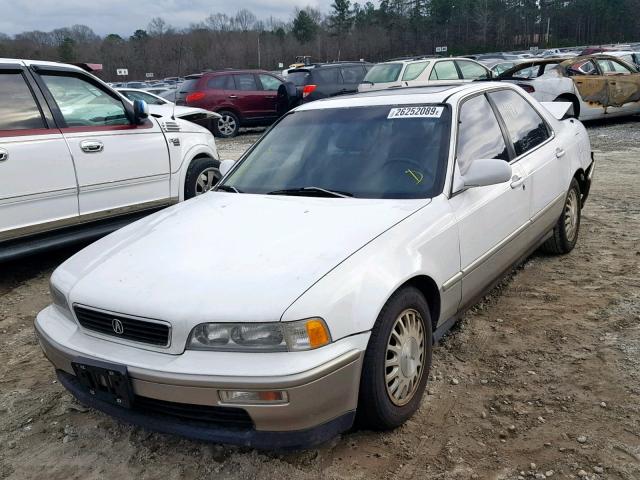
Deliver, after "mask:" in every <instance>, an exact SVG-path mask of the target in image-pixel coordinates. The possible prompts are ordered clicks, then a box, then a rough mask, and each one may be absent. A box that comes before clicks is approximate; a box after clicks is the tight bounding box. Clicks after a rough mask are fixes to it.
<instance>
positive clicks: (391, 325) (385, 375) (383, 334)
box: [358, 287, 432, 430]
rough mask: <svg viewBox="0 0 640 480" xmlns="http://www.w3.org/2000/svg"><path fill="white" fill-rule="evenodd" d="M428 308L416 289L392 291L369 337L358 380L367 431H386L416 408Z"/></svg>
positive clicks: (426, 361) (427, 361) (427, 352)
mask: <svg viewBox="0 0 640 480" xmlns="http://www.w3.org/2000/svg"><path fill="white" fill-rule="evenodd" d="M431 353H432V330H431V317H430V315H429V307H428V305H427V302H426V301H425V299H424V297H423V296H422V294H421V293H420V291H418V290H417V289H415V288H413V287H406V288H403V289H401V290H399V291H398V292H396V293H395V294H394V295H393V296H392V297H391V298H390V299H389V301H387V303H386V304H385V306H384V307H383V308H382V311H381V312H380V315H379V316H378V320H377V321H376V325H375V326H374V328H373V330H372V332H371V338H370V339H369V346H368V347H367V351H366V353H365V358H364V364H363V367H362V377H361V380H360V397H359V402H358V415H359V418H360V423H361V424H363V425H364V426H365V427H368V428H373V429H377V430H386V429H391V428H395V427H398V426H400V425H402V424H403V423H404V422H406V421H407V420H408V419H409V418H410V417H411V416H412V415H413V414H414V413H415V412H416V410H417V409H418V408H419V407H420V403H421V400H422V396H423V394H424V389H425V387H426V385H427V377H428V376H429V369H430V368H431Z"/></svg>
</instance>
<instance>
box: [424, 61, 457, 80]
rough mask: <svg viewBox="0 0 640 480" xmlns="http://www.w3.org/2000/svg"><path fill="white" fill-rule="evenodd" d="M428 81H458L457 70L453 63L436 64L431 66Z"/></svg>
mask: <svg viewBox="0 0 640 480" xmlns="http://www.w3.org/2000/svg"><path fill="white" fill-rule="evenodd" d="M429 79H430V80H459V79H460V77H459V76H458V70H457V69H456V65H455V64H454V63H453V61H450V60H447V61H444V62H437V63H436V64H435V65H434V66H433V71H432V72H431V76H430V77H429Z"/></svg>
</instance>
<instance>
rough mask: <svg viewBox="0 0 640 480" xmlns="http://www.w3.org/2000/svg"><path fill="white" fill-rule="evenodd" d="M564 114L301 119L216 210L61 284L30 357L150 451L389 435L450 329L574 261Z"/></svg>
mask: <svg viewBox="0 0 640 480" xmlns="http://www.w3.org/2000/svg"><path fill="white" fill-rule="evenodd" d="M569 107H570V104H558V103H555V104H551V105H550V106H549V107H548V110H547V107H545V106H543V105H541V104H540V103H537V102H536V101H535V100H533V99H532V98H531V97H530V96H528V95H527V94H526V93H525V92H523V91H522V90H521V89H519V88H518V87H516V86H514V85H510V84H504V83H500V84H497V83H489V82H482V83H475V84H467V85H457V86H438V87H427V88H418V89H404V90H388V91H379V92H372V93H368V94H359V95H355V96H349V97H340V98H335V99H330V100H326V101H318V102H313V103H309V104H306V105H304V106H302V107H299V108H298V109H296V110H294V111H292V112H290V113H289V114H287V115H286V116H285V117H284V118H283V119H282V120H281V121H280V122H279V123H278V124H277V125H276V126H275V127H273V128H272V129H271V130H270V131H269V132H268V133H266V134H265V135H264V136H263V137H262V139H261V140H260V141H259V142H258V143H257V144H256V145H255V146H253V147H252V148H251V149H250V150H249V151H248V152H247V153H246V154H245V155H244V157H243V158H242V159H241V160H240V161H239V162H237V163H235V164H233V162H230V161H225V162H222V164H221V167H220V169H221V172H222V173H223V174H226V175H225V177H224V178H223V180H222V181H221V182H220V184H219V185H218V187H217V189H216V190H214V191H211V192H209V193H206V194H204V195H202V196H199V197H197V198H195V199H193V200H191V201H189V202H186V203H184V204H179V205H176V206H174V207H171V208H169V209H166V210H163V211H161V212H158V213H156V214H154V215H151V216H149V217H147V218H145V219H143V220H140V221H138V222H136V223H134V224H131V225H129V226H127V227H125V228H123V229H121V230H119V231H117V232H115V233H113V234H111V235H109V236H107V237H105V238H103V239H101V240H100V241H98V242H96V243H94V244H93V245H91V246H89V247H87V248H85V249H84V250H82V251H80V252H79V253H78V254H76V255H75V256H73V257H72V258H71V259H69V260H68V261H66V262H65V263H64V264H63V265H62V266H60V267H59V268H58V269H57V270H56V271H55V272H54V274H53V276H52V279H51V293H52V296H53V305H51V306H49V307H48V308H46V309H45V310H43V311H42V312H41V313H40V314H39V315H38V318H37V320H36V324H35V326H36V331H37V335H38V338H39V340H40V343H41V345H42V348H43V350H44V352H45V354H46V356H47V357H48V358H49V360H50V361H51V362H52V363H53V364H54V366H55V369H56V371H57V374H58V377H59V379H60V381H61V382H62V384H63V385H64V386H65V387H66V388H67V389H69V390H70V391H71V392H72V393H73V394H74V395H75V396H76V397H77V398H78V400H79V401H81V402H82V403H85V404H87V405H90V406H92V407H94V408H96V409H98V410H101V411H103V412H106V413H107V414H109V415H112V416H114V417H117V418H119V419H121V420H124V421H126V422H130V423H134V424H138V425H143V426H146V427H147V428H150V429H152V430H156V431H161V432H167V433H174V434H179V435H185V436H189V437H192V438H198V439H203V440H210V441H216V442H224V443H236V444H242V445H249V446H254V447H257V448H269V449H276V448H300V447H305V446H311V445H315V444H318V443H320V442H323V441H325V440H327V439H328V438H331V437H332V436H334V435H335V434H337V433H338V432H341V431H344V430H347V429H349V428H350V427H351V426H352V424H353V422H354V419H355V418H356V415H357V416H358V417H359V418H360V419H361V421H362V424H363V425H365V426H366V427H368V428H374V429H389V428H394V427H397V426H399V425H401V424H402V423H403V422H405V421H406V420H407V419H408V418H409V417H411V415H412V414H413V413H414V412H415V411H416V409H417V408H418V407H419V406H420V403H421V401H422V396H423V392H424V390H425V385H426V383H427V378H428V374H429V368H430V364H431V354H432V348H433V347H432V346H433V343H434V341H435V340H436V339H438V338H439V337H440V336H441V335H442V334H443V332H445V331H446V330H447V329H448V328H449V327H451V325H452V324H453V322H454V321H455V320H456V318H458V316H459V315H460V314H461V312H463V311H464V310H465V309H466V308H468V307H469V306H470V305H472V304H473V303H474V301H475V300H476V299H478V298H479V297H480V296H481V295H483V293H484V292H486V291H487V289H488V288H490V286H491V285H492V283H493V282H494V281H495V280H496V279H497V278H498V277H500V275H501V274H503V273H504V272H506V271H508V270H509V269H510V268H511V267H512V265H514V263H517V262H518V261H519V260H521V259H522V258H524V257H525V256H526V255H527V254H529V253H530V252H531V251H533V250H534V249H536V248H537V247H539V246H543V247H544V248H545V249H546V250H547V251H550V252H553V253H559V254H562V253H568V252H570V251H571V250H572V249H573V247H574V245H575V244H576V241H577V239H578V230H579V227H580V210H581V208H582V206H583V204H584V202H585V200H586V197H587V195H588V192H589V187H590V184H591V177H592V174H593V170H594V164H593V160H592V155H591V148H590V145H589V139H588V137H587V133H586V131H585V129H584V127H583V126H582V124H581V123H580V122H579V121H577V120H574V119H568V120H564V121H562V120H558V119H557V118H556V117H560V118H562V115H563V113H564V111H566V110H567V109H568V108H569Z"/></svg>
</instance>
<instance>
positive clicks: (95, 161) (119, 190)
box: [37, 67, 171, 219]
mask: <svg viewBox="0 0 640 480" xmlns="http://www.w3.org/2000/svg"><path fill="white" fill-rule="evenodd" d="M37 73H38V76H37V78H38V79H39V82H40V85H41V86H42V88H43V90H44V92H45V95H46V96H47V100H48V101H49V104H50V105H52V109H53V115H54V117H55V118H56V121H57V123H58V125H59V126H60V127H61V130H62V133H63V134H64V137H65V139H66V141H67V144H68V145H69V149H70V150H71V155H72V157H73V159H74V163H75V168H76V175H77V179H78V186H79V210H80V215H81V216H83V217H85V218H87V219H94V218H101V217H107V216H114V215H117V214H121V213H128V212H131V211H136V210H143V209H146V208H151V207H155V206H159V205H163V204H167V203H169V202H170V197H171V193H170V182H169V178H170V167H169V152H168V147H167V142H166V140H165V137H164V134H163V133H162V131H161V129H160V126H159V125H158V123H157V122H156V121H155V119H147V120H146V121H145V122H144V123H143V124H142V125H135V124H134V123H133V122H132V120H131V119H130V113H129V111H130V110H129V111H128V108H130V107H125V105H124V103H123V102H124V101H125V100H123V99H122V98H121V97H119V96H118V95H117V94H116V93H115V92H113V91H111V90H109V89H107V88H106V87H105V86H104V85H102V84H101V83H100V82H99V81H98V80H96V79H95V78H94V77H92V76H89V75H87V74H84V73H83V72H79V71H75V70H74V71H71V70H65V69H52V68H50V67H40V68H37Z"/></svg>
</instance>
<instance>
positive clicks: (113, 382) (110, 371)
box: [71, 358, 133, 408]
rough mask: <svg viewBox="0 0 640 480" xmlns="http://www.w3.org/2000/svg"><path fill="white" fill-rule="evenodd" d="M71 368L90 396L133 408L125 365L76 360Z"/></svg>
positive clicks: (83, 359) (86, 359)
mask: <svg viewBox="0 0 640 480" xmlns="http://www.w3.org/2000/svg"><path fill="white" fill-rule="evenodd" d="M71 366H72V367H73V371H74V372H75V374H76V378H77V379H78V381H79V382H80V384H81V385H82V386H83V387H84V388H86V390H87V391H88V393H89V394H90V395H92V396H94V397H96V398H97V399H99V400H102V401H104V402H107V403H111V404H113V405H117V406H119V407H124V408H131V405H132V404H133V390H132V388H131V382H130V381H129V374H128V372H127V367H126V366H125V365H118V364H115V363H108V362H102V361H100V360H93V359H89V358H76V359H75V360H74V361H73V362H71Z"/></svg>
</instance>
